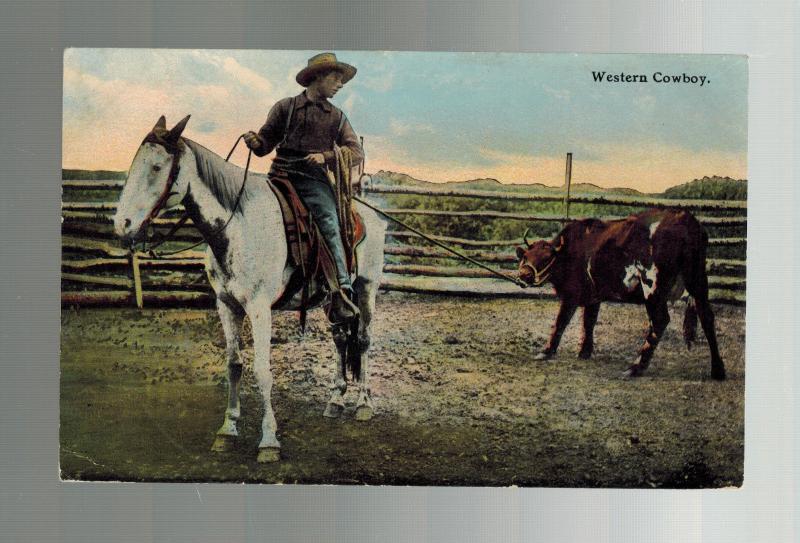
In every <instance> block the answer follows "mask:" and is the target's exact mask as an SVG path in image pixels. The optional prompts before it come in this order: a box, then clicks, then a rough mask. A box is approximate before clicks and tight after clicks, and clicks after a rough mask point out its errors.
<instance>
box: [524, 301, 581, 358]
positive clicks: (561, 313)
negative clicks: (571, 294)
mask: <svg viewBox="0 0 800 543" xmlns="http://www.w3.org/2000/svg"><path fill="white" fill-rule="evenodd" d="M577 308H578V306H577V305H575V304H573V303H572V302H568V301H566V300H561V307H560V308H559V309H558V316H557V317H556V322H555V324H553V331H552V333H551V334H550V341H548V342H547V346H546V347H545V348H544V350H543V351H542V352H541V353H539V354H537V355H536V356H534V357H533V359H534V360H547V359H548V358H552V357H553V356H554V355H555V354H556V351H557V350H558V344H559V343H561V336H562V335H563V334H564V330H566V328H567V325H568V324H569V321H571V320H572V316H573V315H574V314H575V310H576V309H577Z"/></svg>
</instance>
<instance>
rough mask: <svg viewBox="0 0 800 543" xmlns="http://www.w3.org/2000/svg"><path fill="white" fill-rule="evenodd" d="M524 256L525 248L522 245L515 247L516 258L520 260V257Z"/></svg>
mask: <svg viewBox="0 0 800 543" xmlns="http://www.w3.org/2000/svg"><path fill="white" fill-rule="evenodd" d="M523 256H525V249H523V248H522V247H517V258H519V259H520V260H522V257H523Z"/></svg>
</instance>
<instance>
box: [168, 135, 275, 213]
mask: <svg viewBox="0 0 800 543" xmlns="http://www.w3.org/2000/svg"><path fill="white" fill-rule="evenodd" d="M183 141H184V142H185V143H186V145H187V146H188V147H189V148H190V149H191V150H192V152H193V153H194V157H195V162H196V163H197V173H198V174H199V175H200V179H201V180H202V181H203V183H204V184H205V185H206V186H207V187H208V189H209V190H210V191H211V193H212V194H213V195H214V198H216V199H217V201H218V202H219V203H220V205H222V207H223V208H225V209H226V210H227V211H233V208H234V207H235V206H236V198H237V196H238V195H239V190H240V189H241V188H242V179H244V170H243V169H242V168H240V167H239V166H237V165H236V164H233V163H231V162H226V161H225V159H223V158H222V157H221V156H219V155H218V154H216V153H215V152H213V151H211V150H209V149H206V148H205V147H203V146H202V145H200V144H199V143H197V142H196V141H192V140H190V139H188V138H183ZM247 177H248V180H250V179H252V178H255V177H263V176H261V175H258V174H254V173H253V172H248V173H247ZM248 185H249V184H248ZM251 194H252V186H251V185H249V186H248V187H247V188H245V191H244V193H243V194H242V198H241V201H240V202H239V211H241V210H242V206H243V205H244V203H245V202H246V201H247V199H248V197H249V196H250V195H251Z"/></svg>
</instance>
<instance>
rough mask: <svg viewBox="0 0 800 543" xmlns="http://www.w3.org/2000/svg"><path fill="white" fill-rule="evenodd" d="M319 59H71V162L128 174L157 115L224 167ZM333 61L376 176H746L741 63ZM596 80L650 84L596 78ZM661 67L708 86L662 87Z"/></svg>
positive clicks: (648, 59)
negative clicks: (568, 165) (222, 159)
mask: <svg viewBox="0 0 800 543" xmlns="http://www.w3.org/2000/svg"><path fill="white" fill-rule="evenodd" d="M317 52H318V51H214V50H165V49H160V50H156V49H68V50H66V52H65V54H64V124H63V161H62V164H63V167H64V168H81V169H110V170H126V169H127V168H128V166H129V165H130V162H131V159H132V158H133V155H134V153H135V152H136V149H137V147H138V145H139V143H140V142H141V140H142V138H143V137H144V136H145V134H146V133H147V132H148V131H149V130H150V128H151V127H152V126H153V124H154V123H155V121H156V119H158V117H159V115H162V114H164V115H166V117H167V124H168V125H169V126H171V125H172V124H174V123H175V122H177V121H178V120H180V119H181V118H182V117H184V116H185V115H187V114H191V115H192V119H191V121H190V122H189V125H188V127H187V129H186V131H185V133H184V135H185V136H187V137H189V138H192V139H194V140H196V141H198V142H199V143H202V144H203V145H205V146H206V147H209V148H210V149H212V150H214V151H216V152H217V153H218V154H221V155H223V156H224V155H225V154H227V152H228V151H229V150H230V147H231V145H233V142H234V141H235V139H236V138H237V137H238V136H239V135H240V134H241V133H243V132H246V131H248V130H258V128H259V127H260V126H261V125H262V124H263V122H264V120H265V119H266V116H267V112H268V111H269V109H270V107H271V106H272V105H273V104H274V103H275V101H277V100H278V99H280V98H283V97H285V96H291V95H294V94H298V93H299V92H301V91H302V88H301V87H300V86H299V85H297V83H296V82H295V81H294V77H295V74H296V73H297V72H298V71H299V70H300V69H301V68H303V67H304V66H305V65H306V62H307V60H308V58H309V57H310V56H312V55H313V54H316V53H317ZM336 53H337V56H338V57H339V59H340V60H342V61H344V62H348V63H350V64H353V65H354V66H356V67H357V68H358V73H357V75H356V77H355V78H354V79H353V80H352V81H351V82H350V83H348V84H347V85H346V86H345V87H344V89H342V91H340V92H339V94H337V96H336V97H335V98H334V99H333V102H334V104H336V105H337V106H338V107H340V108H342V109H343V110H344V111H345V113H346V114H347V115H348V118H349V119H350V122H351V123H352V125H353V127H354V128H355V130H356V132H357V133H358V134H359V135H361V136H363V137H364V140H365V149H366V153H367V167H366V170H367V171H368V172H376V171H378V170H381V169H383V170H392V171H396V172H403V173H407V174H409V175H412V176H414V177H416V178H418V179H424V180H428V181H462V180H468V179H475V178H485V177H490V178H495V179H498V180H499V181H501V182H504V183H534V182H536V183H544V184H547V185H560V184H562V183H563V182H564V161H565V155H566V153H567V152H572V153H573V177H572V179H573V182H575V183H580V182H587V183H594V184H596V185H600V186H604V187H611V186H626V187H632V188H636V189H639V190H641V191H644V192H658V191H661V190H663V189H665V188H667V187H669V186H673V185H677V184H680V183H683V182H686V181H690V180H692V179H695V178H698V177H703V176H705V175H709V176H711V175H720V176H730V177H734V178H737V179H745V178H746V177H747V164H746V158H747V61H746V58H745V57H741V56H720V55H714V56H710V55H709V56H698V55H686V56H655V55H571V54H563V55H553V54H548V55H544V54H506V53H418V52H363V51H362V52H348V51H336ZM593 71H594V72H601V71H605V72H607V73H609V74H619V73H621V72H622V73H625V74H644V75H645V76H646V77H647V78H648V82H647V83H631V82H629V83H616V82H596V81H594V78H593V76H592V72H593ZM654 72H662V73H663V74H670V75H681V74H683V73H686V74H689V75H703V76H705V77H706V78H707V81H706V82H705V83H704V85H703V86H702V87H701V86H699V85H697V84H694V85H693V84H688V83H657V82H655V81H653V79H652V75H653V73H654ZM245 156H246V154H245V151H244V150H240V151H237V154H235V155H234V159H233V160H235V161H236V162H237V163H239V164H242V165H243V164H244V159H245ZM268 167H269V160H268V159H266V158H264V159H257V160H256V161H255V162H254V164H253V165H252V168H253V169H255V170H258V171H266V170H267V169H268Z"/></svg>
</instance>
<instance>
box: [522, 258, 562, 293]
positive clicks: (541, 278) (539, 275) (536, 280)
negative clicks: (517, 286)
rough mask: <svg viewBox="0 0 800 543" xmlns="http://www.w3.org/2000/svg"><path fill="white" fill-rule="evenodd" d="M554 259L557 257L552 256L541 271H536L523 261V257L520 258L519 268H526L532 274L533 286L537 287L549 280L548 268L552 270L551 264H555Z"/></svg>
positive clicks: (534, 267)
mask: <svg viewBox="0 0 800 543" xmlns="http://www.w3.org/2000/svg"><path fill="white" fill-rule="evenodd" d="M556 258H558V255H553V258H551V259H550V262H548V263H547V264H545V265H544V267H543V268H542V269H541V271H540V270H537V269H536V266H534V265H533V264H531V263H530V262H528V261H527V260H525V257H522V260H521V261H520V264H519V265H520V268H528V269H530V270H531V271H532V272H533V284H534V285H535V286H537V287H538V286H540V285H542V283H544V282H545V281H547V280H548V279H550V273H549V272H550V268H552V267H553V264H555V262H556ZM545 274H546V275H545Z"/></svg>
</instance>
